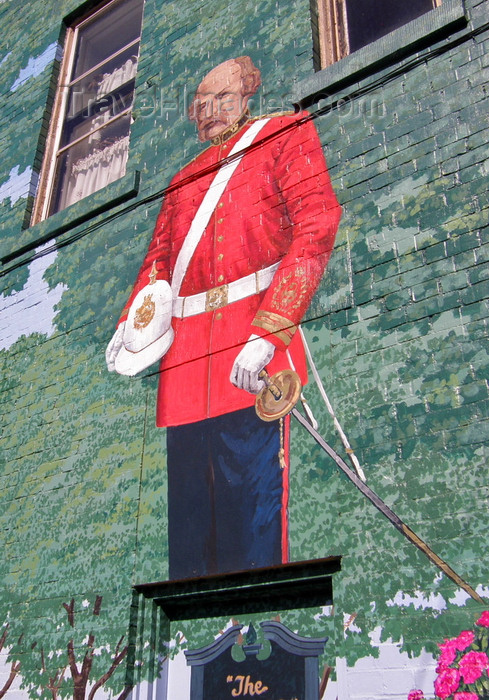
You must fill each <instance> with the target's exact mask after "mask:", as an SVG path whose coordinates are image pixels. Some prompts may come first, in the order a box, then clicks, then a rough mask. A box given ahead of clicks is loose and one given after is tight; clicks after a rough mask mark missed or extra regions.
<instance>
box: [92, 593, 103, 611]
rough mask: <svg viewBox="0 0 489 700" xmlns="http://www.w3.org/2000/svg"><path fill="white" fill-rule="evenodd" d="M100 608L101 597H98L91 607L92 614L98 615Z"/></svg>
mask: <svg viewBox="0 0 489 700" xmlns="http://www.w3.org/2000/svg"><path fill="white" fill-rule="evenodd" d="M101 607H102V596H101V595H98V596H97V597H96V598H95V603H94V605H93V614H94V615H100V608H101Z"/></svg>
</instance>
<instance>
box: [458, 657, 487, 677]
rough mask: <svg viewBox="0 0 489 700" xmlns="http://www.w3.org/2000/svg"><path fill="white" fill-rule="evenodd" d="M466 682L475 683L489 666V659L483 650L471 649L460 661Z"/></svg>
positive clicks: (461, 671)
mask: <svg viewBox="0 0 489 700" xmlns="http://www.w3.org/2000/svg"><path fill="white" fill-rule="evenodd" d="M459 668H460V673H461V674H462V676H463V679H464V683H473V682H474V681H476V680H477V679H478V678H480V677H481V676H482V673H483V671H485V670H486V669H487V668H489V659H488V658H487V654H485V653H484V652H483V651H469V652H468V653H467V654H465V656H462V658H461V659H460V662H459Z"/></svg>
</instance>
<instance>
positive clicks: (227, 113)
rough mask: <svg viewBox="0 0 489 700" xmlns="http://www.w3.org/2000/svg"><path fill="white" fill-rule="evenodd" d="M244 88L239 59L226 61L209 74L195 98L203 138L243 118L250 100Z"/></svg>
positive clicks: (215, 133)
mask: <svg viewBox="0 0 489 700" xmlns="http://www.w3.org/2000/svg"><path fill="white" fill-rule="evenodd" d="M242 89H243V88H242V80H241V68H240V66H239V65H238V64H237V63H233V62H231V61H229V62H226V63H224V64H222V65H220V66H217V68H214V70H212V71H211V72H210V73H208V74H207V75H206V77H205V78H204V80H203V81H202V82H201V84H200V85H199V87H198V90H197V94H196V95H195V101H194V115H195V121H196V122H197V130H198V132H199V139H200V140H201V141H207V140H208V139H212V138H214V137H216V136H219V134H221V133H222V132H223V131H225V130H226V129H227V128H228V126H230V125H231V124H233V123H234V122H235V121H236V120H237V119H239V117H240V116H241V114H242V113H243V112H244V110H245V109H246V105H247V103H248V97H247V96H245V95H243V93H242Z"/></svg>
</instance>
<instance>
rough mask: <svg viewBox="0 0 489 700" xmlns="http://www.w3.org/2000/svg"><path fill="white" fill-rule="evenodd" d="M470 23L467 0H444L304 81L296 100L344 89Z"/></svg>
mask: <svg viewBox="0 0 489 700" xmlns="http://www.w3.org/2000/svg"><path fill="white" fill-rule="evenodd" d="M466 24H467V17H466V14H465V8H464V3H463V0H444V2H443V4H442V5H441V7H437V8H436V9H435V10H431V11H430V12H427V13H426V14H425V15H422V16H421V17H418V18H417V19H415V20H413V21H412V22H408V24H405V25H404V26H402V27H399V29H396V30H395V31H393V32H390V34H386V36H383V37H381V38H380V39H377V41H374V42H372V43H371V44H368V46H364V47H363V48H361V49H359V50H358V51H355V52H354V53H352V54H350V55H349V56H345V58H343V59H341V60H340V61H338V62H337V63H334V64H333V65H331V66H328V67H327V68H323V70H320V71H318V72H317V73H316V74H315V75H313V76H311V77H310V78H306V79H305V80H302V81H300V82H299V83H298V84H297V85H296V87H295V90H294V95H293V102H294V104H297V105H299V106H300V107H307V106H309V105H311V104H313V103H314V102H317V101H318V100H320V99H325V98H327V97H328V96H330V95H332V94H333V93H335V92H338V91H339V90H341V89H342V88H344V87H346V86H348V85H351V84H352V83H354V82H356V81H357V80H360V79H361V78H363V77H365V76H367V75H369V74H372V73H374V72H375V71H376V70H378V69H380V68H383V67H384V66H387V65H389V64H392V63H393V62H395V61H398V60H399V59H401V58H403V57H405V56H406V55H409V54H411V53H413V52H414V51H415V50H416V49H420V48H423V47H424V46H426V44H427V43H428V42H430V41H433V40H436V39H437V38H438V36H444V35H447V34H448V33H449V32H450V31H452V30H454V29H457V28H460V27H463V26H465V25H466Z"/></svg>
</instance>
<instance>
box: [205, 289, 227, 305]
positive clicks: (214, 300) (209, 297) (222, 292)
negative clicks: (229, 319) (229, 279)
mask: <svg viewBox="0 0 489 700" xmlns="http://www.w3.org/2000/svg"><path fill="white" fill-rule="evenodd" d="M227 303H228V285H227V284H223V285H222V286H221V287H214V289H209V291H208V292H206V295H205V310H206V311H215V310H216V309H222V307H223V306H227Z"/></svg>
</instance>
